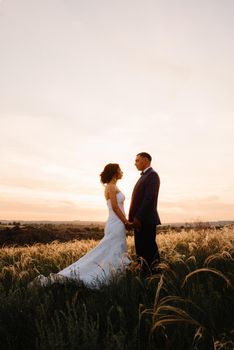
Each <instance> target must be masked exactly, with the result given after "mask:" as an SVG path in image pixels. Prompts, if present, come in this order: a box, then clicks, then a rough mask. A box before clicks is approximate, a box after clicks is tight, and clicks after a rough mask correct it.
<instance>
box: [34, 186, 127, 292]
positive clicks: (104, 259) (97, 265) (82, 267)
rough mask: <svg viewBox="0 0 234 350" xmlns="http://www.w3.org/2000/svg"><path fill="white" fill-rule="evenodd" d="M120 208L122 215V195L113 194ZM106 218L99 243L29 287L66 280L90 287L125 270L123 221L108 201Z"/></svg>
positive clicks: (125, 249)
mask: <svg viewBox="0 0 234 350" xmlns="http://www.w3.org/2000/svg"><path fill="white" fill-rule="evenodd" d="M116 197H117V202H118V205H119V208H120V209H121V211H122V212H123V213H124V200H125V196H124V194H123V193H122V192H118V193H117V194H116ZM107 206H108V210H109V217H108V220H107V222H106V225H105V230H104V237H103V239H102V240H101V241H100V242H99V244H98V245H97V246H96V247H95V248H94V249H92V250H91V251H89V252H88V253H87V254H85V255H84V256H83V257H82V258H80V259H79V260H77V261H76V262H74V263H73V264H71V265H70V266H68V267H66V268H65V269H63V270H61V271H59V272H58V273H51V274H50V275H49V276H48V277H45V276H43V275H39V276H37V277H36V278H35V279H34V280H33V282H31V283H32V284H39V285H41V286H46V285H49V284H52V283H66V282H67V281H69V280H75V281H82V282H83V283H84V284H85V285H87V286H89V287H94V288H95V287H98V285H99V283H100V282H101V283H108V281H109V280H110V278H111V276H113V274H115V273H118V272H121V271H124V269H125V267H126V266H127V265H128V264H129V263H130V259H129V258H128V254H127V243H126V231H125V226H124V224H123V222H122V221H121V220H120V219H119V217H118V216H117V215H116V214H115V213H114V211H113V209H112V206H111V202H110V199H108V200H107Z"/></svg>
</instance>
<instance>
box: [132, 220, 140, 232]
mask: <svg viewBox="0 0 234 350" xmlns="http://www.w3.org/2000/svg"><path fill="white" fill-rule="evenodd" d="M133 227H134V228H135V229H136V230H137V231H140V229H141V221H140V220H139V219H137V218H134V220H133Z"/></svg>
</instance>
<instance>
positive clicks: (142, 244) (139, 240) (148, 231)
mask: <svg viewBox="0 0 234 350" xmlns="http://www.w3.org/2000/svg"><path fill="white" fill-rule="evenodd" d="M156 229H157V226H156V225H152V224H144V223H142V226H141V229H140V230H139V231H138V230H136V229H135V230H134V238H135V249H136V255H137V256H138V259H139V258H140V259H141V258H143V259H144V260H145V262H146V263H147V265H148V267H149V268H150V267H151V265H152V263H154V262H155V263H158V262H160V256H159V251H158V246H157V243H156Z"/></svg>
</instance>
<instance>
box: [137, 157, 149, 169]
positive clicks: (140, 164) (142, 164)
mask: <svg viewBox="0 0 234 350" xmlns="http://www.w3.org/2000/svg"><path fill="white" fill-rule="evenodd" d="M135 166H136V168H137V170H140V171H142V170H144V169H146V168H147V167H148V166H149V161H148V159H147V158H145V157H142V156H136V160H135Z"/></svg>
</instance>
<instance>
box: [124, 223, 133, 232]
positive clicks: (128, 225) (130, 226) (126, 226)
mask: <svg viewBox="0 0 234 350" xmlns="http://www.w3.org/2000/svg"><path fill="white" fill-rule="evenodd" d="M125 228H126V230H128V231H130V230H132V228H133V224H132V222H129V221H127V222H126V223H125Z"/></svg>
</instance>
